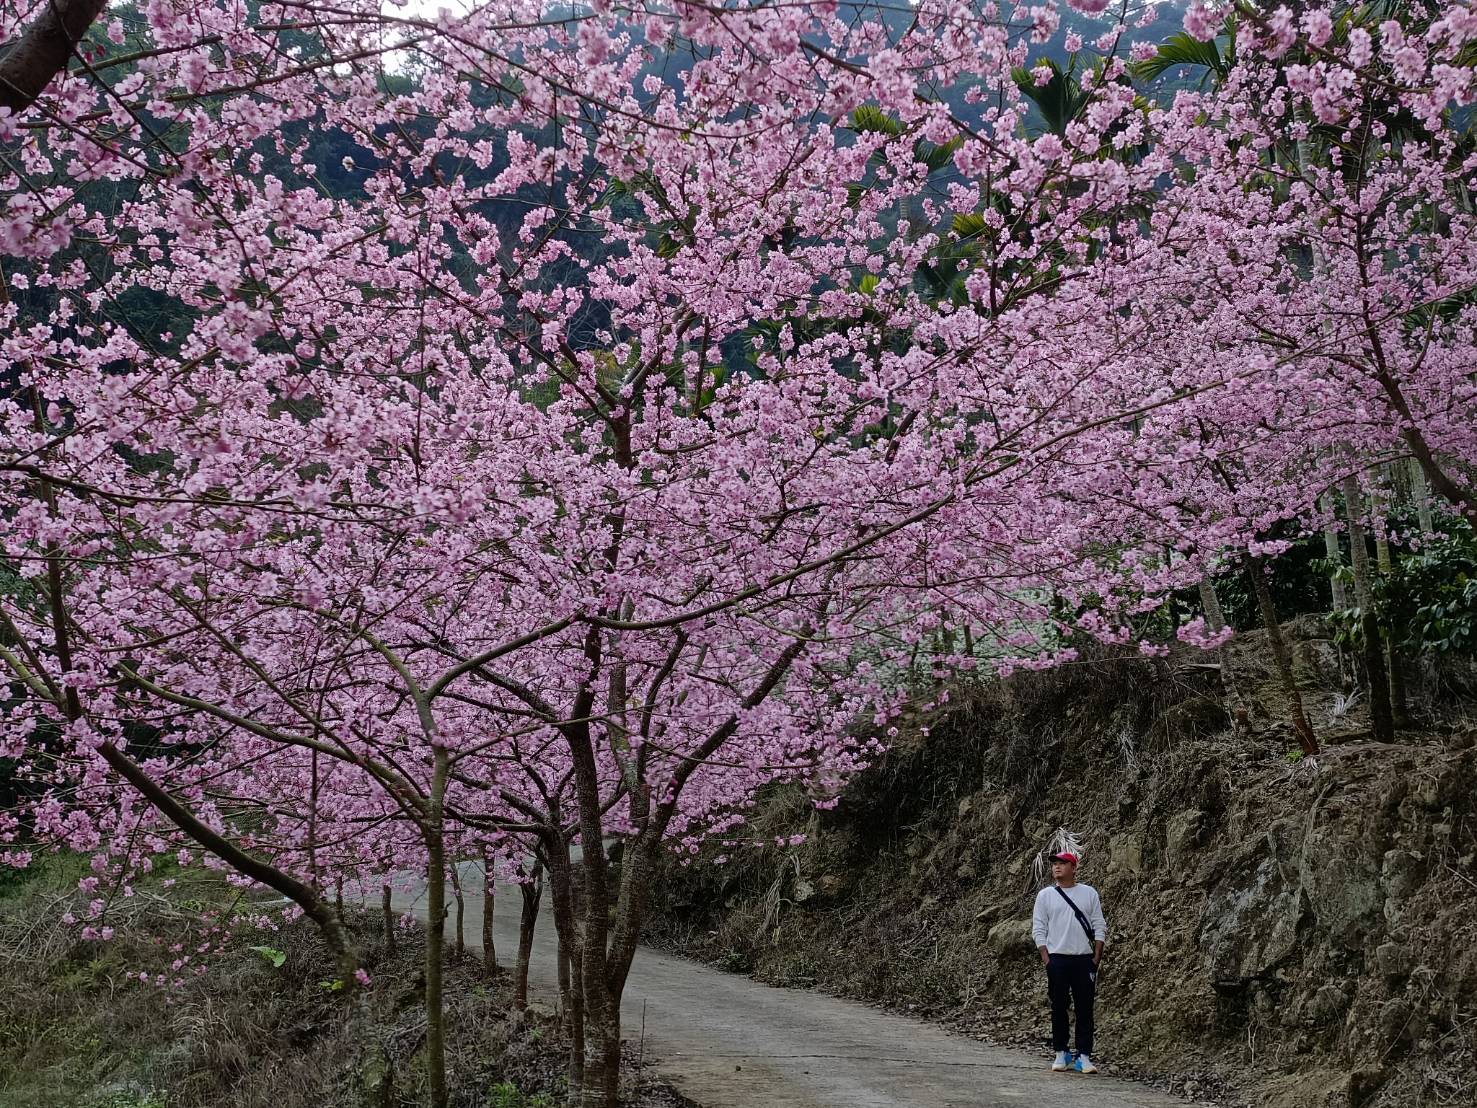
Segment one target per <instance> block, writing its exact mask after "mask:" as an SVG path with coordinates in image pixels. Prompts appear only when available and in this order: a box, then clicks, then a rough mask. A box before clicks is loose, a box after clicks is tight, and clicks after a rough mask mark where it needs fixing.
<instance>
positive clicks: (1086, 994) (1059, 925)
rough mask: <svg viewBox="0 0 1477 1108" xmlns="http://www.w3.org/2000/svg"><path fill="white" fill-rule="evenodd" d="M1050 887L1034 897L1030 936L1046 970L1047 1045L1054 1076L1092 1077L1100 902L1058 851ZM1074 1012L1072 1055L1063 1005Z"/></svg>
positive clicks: (1073, 859)
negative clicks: (1070, 1073)
mask: <svg viewBox="0 0 1477 1108" xmlns="http://www.w3.org/2000/svg"><path fill="white" fill-rule="evenodd" d="M1051 876H1052V880H1053V881H1054V882H1055V883H1054V884H1053V885H1052V886H1051V887H1050V888H1045V889H1042V890H1041V891H1040V892H1039V893H1037V894H1036V910H1035V911H1034V912H1033V913H1032V915H1031V936H1032V938H1033V939H1035V941H1036V948H1037V949H1038V950H1040V951H1041V961H1042V963H1043V964H1044V965H1045V966H1046V991H1047V995H1048V996H1049V997H1050V998H1051V1043H1052V1049H1053V1050H1055V1051H1056V1058H1055V1059H1054V1060H1053V1061H1052V1063H1051V1068H1052V1069H1053V1070H1054V1071H1056V1072H1057V1073H1061V1072H1064V1071H1066V1070H1069V1069H1075V1070H1076V1071H1077V1072H1078V1073H1097V1067H1096V1066H1095V1065H1093V1064H1092V1001H1093V994H1094V992H1095V991H1096V989H1097V968H1098V963H1099V962H1101V961H1102V958H1103V944H1104V943H1105V942H1107V941H1108V921H1107V920H1106V919H1105V918H1104V917H1103V901H1102V898H1101V897H1099V896H1098V894H1097V890H1096V889H1094V888H1093V887H1092V886H1091V885H1079V884H1078V883H1077V855H1075V854H1073V853H1072V852H1071V851H1066V850H1064V851H1062V852H1061V853H1060V854H1053V855H1052V856H1051ZM1069 1004H1070V1005H1071V1006H1072V1007H1075V1008H1076V1010H1077V1054H1076V1057H1075V1058H1074V1057H1073V1055H1072V1052H1071V1051H1070V1050H1068V1049H1067V1048H1068V1046H1069V1045H1070V1038H1071V1030H1072V1028H1071V1020H1070V1017H1069V1016H1068V1014H1067V1008H1068V1005H1069Z"/></svg>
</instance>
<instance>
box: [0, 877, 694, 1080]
mask: <svg viewBox="0 0 1477 1108" xmlns="http://www.w3.org/2000/svg"><path fill="white" fill-rule="evenodd" d="M40 869H41V870H42V872H39V873H31V874H27V875H25V879H24V881H23V882H21V883H20V884H19V887H18V888H17V887H11V888H6V889H0V968H3V970H4V973H5V987H4V988H3V989H0V1108H421V1106H423V1105H424V1104H425V1103H426V1071H425V1060H424V1047H425V1014H424V999H425V977H424V973H423V969H422V967H423V965H424V958H425V943H424V933H423V931H422V930H421V929H420V928H419V927H418V926H415V927H407V928H404V929H403V930H401V931H400V933H399V935H398V939H397V942H396V943H395V949H393V950H392V949H389V948H388V946H387V944H386V943H385V941H384V936H383V935H382V933H381V931H380V929H379V927H378V925H377V917H372V916H370V915H368V914H364V913H355V912H351V913H350V915H349V917H348V922H349V924H350V927H351V929H352V931H353V933H354V938H355V943H356V947H357V948H358V949H359V951H360V952H361V954H362V955H363V958H364V965H365V967H366V969H367V970H368V972H369V973H370V975H371V978H372V981H371V985H370V987H369V988H368V989H366V990H360V991H358V992H357V993H355V994H354V995H352V996H347V997H346V996H345V995H344V993H343V992H342V991H341V990H337V989H335V988H334V987H333V986H334V982H333V980H332V978H333V975H334V961H333V958H332V957H331V956H330V955H329V953H328V951H327V950H326V948H325V947H324V944H323V943H322V941H321V940H320V939H319V937H318V935H317V932H316V929H315V928H313V927H312V925H311V924H308V923H306V922H299V923H296V924H292V925H290V926H287V927H284V928H282V929H280V930H275V929H261V928H257V927H254V926H253V925H252V924H251V923H250V922H249V921H248V920H246V919H242V918H240V910H242V909H245V908H246V907H247V906H246V905H245V904H243V902H242V901H241V898H240V894H239V890H234V889H232V888H230V887H229V886H227V885H226V883H225V882H224V880H223V879H222V878H221V877H220V876H219V875H218V874H210V873H202V872H200V871H190V872H187V873H182V874H179V875H178V877H179V879H178V881H176V882H174V883H173V884H166V883H165V882H162V881H160V880H158V879H157V875H156V878H155V879H145V880H144V881H142V882H141V883H140V887H139V888H138V889H136V890H135V895H134V896H132V897H130V898H128V899H126V900H121V899H120V900H119V901H117V903H115V905H114V907H113V908H112V909H110V913H109V919H110V920H111V922H112V923H113V924H114V925H115V927H116V935H115V936H114V937H113V938H112V939H111V940H110V941H107V942H94V941H88V940H85V939H82V938H80V937H79V936H78V934H77V929H76V928H74V927H67V926H64V925H63V924H62V923H61V922H60V916H61V915H62V913H63V912H64V911H65V910H66V908H67V907H68V905H69V903H71V902H76V901H78V900H79V899H80V900H81V901H82V902H84V903H85V901H86V899H87V897H86V896H84V895H81V894H79V893H78V892H77V890H76V879H77V877H78V876H81V875H82V874H83V873H85V872H86V870H85V867H84V866H83V865H82V863H81V862H80V861H78V860H76V859H67V858H63V859H58V860H52V861H49V862H47V863H44V864H43V865H42V866H41V867H40ZM247 914H248V915H249V914H250V913H249V912H248V913H247ZM232 917H234V922H231V921H232ZM228 922H229V923H230V926H229V927H226V926H225V925H226V924H227V923H228ZM197 965H204V966H205V967H206V969H205V972H203V973H198V974H197V973H196V972H195V967H196V966H197ZM444 972H445V990H446V998H447V1013H446V1014H447V1026H448V1029H449V1041H448V1044H447V1055H448V1057H447V1068H448V1072H449V1076H450V1084H451V1087H452V1097H451V1104H452V1106H453V1108H554V1106H555V1105H558V1104H563V1103H564V1100H565V1096H564V1057H565V1055H566V1052H567V1050H568V1041H567V1039H565V1038H564V1036H563V1033H562V1030H561V1026H560V1022H559V1021H558V1020H557V1019H556V1018H555V1016H554V1013H553V1012H552V1011H550V1010H548V1009H547V1008H546V1007H540V1006H534V1007H532V1008H530V1010H529V1011H527V1012H522V1013H520V1012H516V1011H514V1010H513V1006H512V989H511V978H510V976H509V975H508V974H507V973H505V972H503V973H494V974H489V972H488V971H487V970H486V969H484V967H483V966H482V964H481V959H480V955H473V954H472V953H470V952H469V953H467V954H466V955H462V956H458V955H456V954H454V953H453V954H451V955H450V956H449V957H448V961H447V964H446V967H445V971H444ZM140 973H142V974H144V979H143V980H140V977H139V974H140ZM631 1103H632V1104H633V1108H678V1106H679V1105H683V1104H685V1103H686V1102H685V1101H683V1100H682V1099H681V1098H680V1097H678V1096H676V1095H675V1094H674V1093H673V1092H672V1091H671V1090H670V1089H667V1088H666V1087H665V1086H663V1085H661V1084H660V1083H659V1082H654V1081H649V1080H648V1081H646V1082H644V1083H643V1084H642V1085H641V1087H640V1088H639V1089H632V1090H631Z"/></svg>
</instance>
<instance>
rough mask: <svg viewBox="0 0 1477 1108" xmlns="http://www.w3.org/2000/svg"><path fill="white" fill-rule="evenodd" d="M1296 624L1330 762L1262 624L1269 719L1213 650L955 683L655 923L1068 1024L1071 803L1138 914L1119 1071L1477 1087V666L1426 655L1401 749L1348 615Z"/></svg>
mask: <svg viewBox="0 0 1477 1108" xmlns="http://www.w3.org/2000/svg"><path fill="white" fill-rule="evenodd" d="M1288 631H1289V633H1290V634H1292V635H1293V636H1294V637H1295V639H1296V641H1297V660H1298V666H1297V670H1298V677H1299V681H1300V683H1301V685H1302V687H1303V691H1304V695H1305V697H1306V698H1307V701H1308V705H1309V711H1310V714H1312V715H1313V717H1314V719H1315V722H1316V723H1317V724H1318V725H1319V727H1320V731H1321V732H1322V738H1323V739H1324V742H1325V744H1326V751H1325V753H1324V754H1322V755H1321V756H1319V757H1318V758H1316V759H1309V760H1304V759H1300V758H1299V756H1298V754H1297V753H1296V743H1295V741H1294V740H1293V738H1292V735H1291V731H1290V729H1288V728H1287V727H1286V726H1285V725H1283V724H1282V723H1281V722H1280V721H1281V720H1282V719H1283V718H1285V716H1284V713H1283V712H1282V710H1281V707H1282V706H1281V704H1280V702H1279V696H1278V694H1277V693H1276V691H1275V685H1274V682H1273V681H1272V679H1271V673H1270V670H1269V668H1268V663H1267V659H1266V657H1265V653H1264V651H1263V649H1262V643H1261V642H1260V640H1259V636H1256V635H1250V636H1245V637H1244V638H1242V639H1241V640H1239V641H1238V644H1237V645H1236V646H1235V647H1234V649H1233V650H1232V655H1231V659H1232V664H1231V673H1232V675H1233V678H1234V685H1235V688H1236V691H1237V696H1236V698H1235V700H1234V702H1235V703H1236V704H1238V705H1239V706H1240V707H1241V708H1242V709H1244V710H1246V711H1247V713H1248V715H1249V718H1250V722H1251V724H1252V726H1251V728H1250V732H1248V730H1247V729H1246V728H1241V729H1239V730H1238V729H1237V728H1235V727H1233V725H1232V712H1231V711H1229V710H1228V708H1227V706H1226V701H1227V699H1229V698H1227V697H1226V696H1225V695H1224V693H1223V686H1222V681H1221V675H1220V673H1219V672H1218V671H1217V670H1216V669H1214V668H1213V667H1209V666H1207V665H1206V664H1205V663H1206V662H1207V661H1208V659H1207V658H1206V657H1204V656H1200V655H1193V656H1192V655H1185V656H1180V657H1176V658H1171V659H1163V660H1156V661H1148V660H1143V659H1136V658H1135V659H1102V660H1099V661H1095V662H1091V663H1084V664H1079V665H1075V666H1072V667H1068V668H1065V669H1063V670H1059V671H1056V672H1053V673H1047V674H1033V675H1025V676H1022V677H1018V678H1015V679H1012V680H1010V681H1007V682H1003V683H998V684H994V685H989V686H975V687H972V688H960V689H956V690H951V693H952V695H951V703H949V704H947V705H945V706H944V707H942V708H940V709H936V710H934V711H931V712H929V713H927V714H920V715H918V716H917V717H916V718H914V719H912V720H911V721H910V724H911V726H910V727H909V728H908V730H907V732H906V733H905V735H904V736H903V739H902V741H901V742H900V743H899V744H898V745H897V746H896V747H895V749H894V750H893V751H892V753H891V754H889V756H888V757H887V758H886V760H885V761H883V762H882V763H881V764H879V765H878V766H876V767H874V768H873V769H872V770H871V771H869V772H868V773H867V774H865V775H864V776H863V777H862V778H861V779H859V780H857V781H856V782H854V783H853V785H852V786H851V787H850V788H849V790H848V791H847V793H846V794H845V796H844V798H843V800H842V802H841V804H840V805H839V807H838V808H837V809H836V810H834V811H831V812H823V813H817V812H815V811H814V810H813V809H812V808H810V806H809V805H808V804H807V803H806V802H805V800H804V799H803V798H802V797H800V796H798V795H797V794H795V793H793V792H790V791H779V792H777V793H776V794H775V795H773V796H771V797H769V798H768V799H767V800H766V801H765V803H764V804H763V805H762V806H761V807H760V809H759V810H758V811H757V812H756V813H755V814H754V817H753V820H752V821H751V824H750V826H749V828H748V830H749V831H750V832H751V833H752V835H753V837H754V838H755V839H756V840H761V841H768V842H770V843H773V842H774V840H775V837H777V836H780V835H790V834H794V833H796V832H801V831H804V832H806V833H807V834H808V838H807V839H806V841H805V842H804V843H803V844H801V845H799V846H795V847H786V848H779V847H773V846H769V847H764V848H750V849H737V850H735V849H732V848H728V849H727V850H726V851H725V852H726V853H727V854H729V855H731V856H733V858H734V860H733V861H732V862H730V863H729V864H727V865H724V866H716V867H715V866H707V865H703V864H701V863H699V864H696V865H693V866H691V867H688V868H686V869H683V870H681V871H679V872H678V873H675V874H674V875H673V880H672V881H671V882H670V883H669V884H668V885H667V892H666V893H665V895H664V899H663V900H662V902H660V903H659V904H658V905H657V906H656V909H655V911H654V912H653V925H652V927H651V929H650V936H649V938H650V939H651V941H653V942H656V943H659V944H663V945H666V946H669V947H672V948H675V949H678V950H681V951H683V952H685V953H689V954H692V955H695V956H698V957H702V958H705V959H707V960H710V961H713V962H715V963H718V964H720V965H724V966H727V967H728V968H730V969H734V970H738V971H744V972H751V973H754V974H755V975H757V976H759V977H760V978H762V979H764V980H767V981H772V982H776V983H782V984H788V985H796V986H810V985H813V986H817V987H820V988H824V989H828V990H833V991H836V992H839V993H842V994H846V995H851V996H856V997H861V998H865V999H869V1000H874V1001H877V1002H881V1003H883V1004H886V1005H888V1006H892V1007H896V1008H899V1009H903V1010H906V1011H912V1012H915V1013H918V1014H923V1015H927V1016H930V1017H934V1018H937V1019H940V1020H944V1021H947V1022H948V1023H950V1024H953V1025H955V1026H957V1027H959V1028H960V1029H962V1030H965V1031H967V1032H970V1033H975V1034H979V1035H983V1036H986V1037H991V1038H994V1039H997V1040H1000V1041H1004V1042H1011V1043H1020V1044H1023V1045H1033V1046H1042V1045H1043V1044H1044V1042H1045V1040H1046V1037H1047V1034H1048V1030H1049V1028H1048V1021H1047V1018H1046V1010H1045V998H1044V982H1043V979H1042V976H1041V971H1040V967H1039V960H1038V959H1037V956H1036V954H1035V951H1034V950H1033V948H1032V947H1031V943H1030V935H1029V914H1030V904H1031V898H1032V896H1033V895H1034V892H1035V889H1036V888H1037V884H1036V881H1035V878H1034V877H1033V874H1032V866H1031V863H1032V861H1033V859H1034V857H1035V856H1036V854H1037V852H1038V851H1039V850H1040V849H1041V847H1042V846H1043V845H1044V843H1045V842H1046V840H1047V838H1048V836H1049V834H1050V833H1051V831H1052V830H1053V829H1055V828H1057V827H1059V826H1065V827H1069V828H1071V829H1073V830H1074V831H1077V832H1079V833H1081V834H1082V835H1083V836H1084V839H1085V842H1086V844H1087V859H1086V865H1085V866H1084V872H1083V879H1084V880H1086V881H1088V882H1090V883H1092V884H1094V885H1096V886H1097V887H1098V888H1099V889H1100V890H1101V892H1102V894H1103V899H1104V902H1105V904H1106V906H1107V912H1108V916H1109V920H1110V923H1111V925H1112V932H1113V934H1112V944H1111V949H1110V957H1109V961H1108V965H1107V967H1106V970H1105V973H1104V979H1103V982H1102V987H1101V992H1100V997H1101V1017H1100V1027H1101V1031H1100V1036H1099V1039H1100V1053H1101V1055H1102V1056H1103V1058H1104V1059H1105V1060H1107V1061H1108V1062H1109V1063H1110V1064H1111V1066H1112V1068H1114V1069H1116V1070H1118V1072H1125V1071H1130V1072H1136V1073H1139V1074H1141V1075H1152V1076H1154V1077H1156V1078H1157V1081H1158V1082H1159V1083H1163V1084H1165V1085H1167V1086H1168V1087H1170V1088H1172V1089H1174V1090H1175V1091H1178V1092H1181V1093H1184V1094H1186V1095H1187V1096H1188V1097H1190V1098H1191V1099H1197V1100H1215V1101H1220V1102H1222V1103H1255V1104H1266V1105H1276V1106H1279V1108H1294V1106H1297V1108H1314V1106H1317V1108H1345V1106H1354V1105H1371V1106H1389V1108H1394V1106H1397V1105H1398V1106H1400V1108H1408V1106H1412V1105H1448V1104H1470V1103H1477V865H1474V863H1477V823H1474V816H1477V791H1474V788H1473V783H1474V780H1477V779H1474V770H1477V751H1474V743H1477V725H1474V724H1473V723H1471V722H1469V721H1468V720H1467V719H1466V717H1465V713H1466V712H1467V711H1469V710H1472V709H1473V704H1472V702H1471V701H1470V700H1469V699H1466V698H1465V694H1464V693H1463V688H1464V687H1465V689H1466V690H1468V691H1470V688H1471V685H1470V684H1464V681H1463V680H1458V679H1457V678H1460V677H1463V675H1453V674H1451V673H1444V674H1442V673H1436V672H1429V673H1426V674H1425V675H1424V678H1423V681H1422V682H1421V690H1422V698H1421V699H1418V700H1414V701H1413V703H1412V708H1413V718H1414V720H1415V722H1416V724H1417V725H1418V726H1417V727H1414V728H1412V729H1410V730H1408V731H1406V732H1404V733H1403V735H1402V741H1401V742H1400V743H1399V744H1397V745H1393V746H1382V745H1378V744H1375V743H1373V742H1372V741H1370V738H1369V735H1368V731H1367V727H1366V725H1365V722H1364V720H1363V718H1362V716H1361V713H1360V710H1359V706H1358V703H1357V701H1356V702H1355V704H1354V706H1352V707H1350V706H1349V704H1348V701H1347V695H1346V689H1347V675H1346V674H1345V673H1344V672H1342V670H1341V660H1340V659H1339V657H1338V655H1337V653H1336V652H1335V651H1334V649H1333V648H1332V647H1331V646H1330V645H1329V643H1328V641H1327V637H1326V635H1325V634H1324V633H1323V628H1322V627H1321V626H1320V625H1319V624H1318V623H1317V622H1316V621H1309V620H1304V621H1299V623H1297V624H1294V625H1289V627H1288ZM1474 714H1477V712H1474ZM717 849H718V848H715V853H716V852H717Z"/></svg>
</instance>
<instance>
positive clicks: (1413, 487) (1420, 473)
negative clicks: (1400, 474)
mask: <svg viewBox="0 0 1477 1108" xmlns="http://www.w3.org/2000/svg"><path fill="white" fill-rule="evenodd" d="M1406 473H1407V474H1409V476H1410V498H1411V499H1412V500H1413V501H1415V517H1416V520H1417V522H1418V523H1419V524H1420V526H1421V530H1422V531H1423V532H1424V533H1425V534H1427V535H1429V534H1430V533H1431V532H1432V531H1434V530H1436V518H1435V516H1434V515H1433V513H1432V512H1431V486H1430V484H1429V483H1428V482H1427V481H1426V471H1425V470H1424V469H1422V468H1421V463H1420V462H1418V461H1416V460H1415V459H1413V458H1412V459H1411V460H1410V463H1409V465H1407V466H1406Z"/></svg>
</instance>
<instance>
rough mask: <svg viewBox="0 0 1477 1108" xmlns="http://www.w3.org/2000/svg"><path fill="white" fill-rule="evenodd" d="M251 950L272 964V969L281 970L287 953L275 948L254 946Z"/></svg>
mask: <svg viewBox="0 0 1477 1108" xmlns="http://www.w3.org/2000/svg"><path fill="white" fill-rule="evenodd" d="M251 949H252V950H254V951H256V952H257V953H258V954H260V955H261V956H262V957H263V958H265V959H266V960H267V961H268V962H270V963H272V968H273V969H281V968H282V966H283V964H284V963H285V962H286V961H287V952H286V951H282V950H278V949H277V948H276V947H275V946H254V947H252V948H251Z"/></svg>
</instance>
